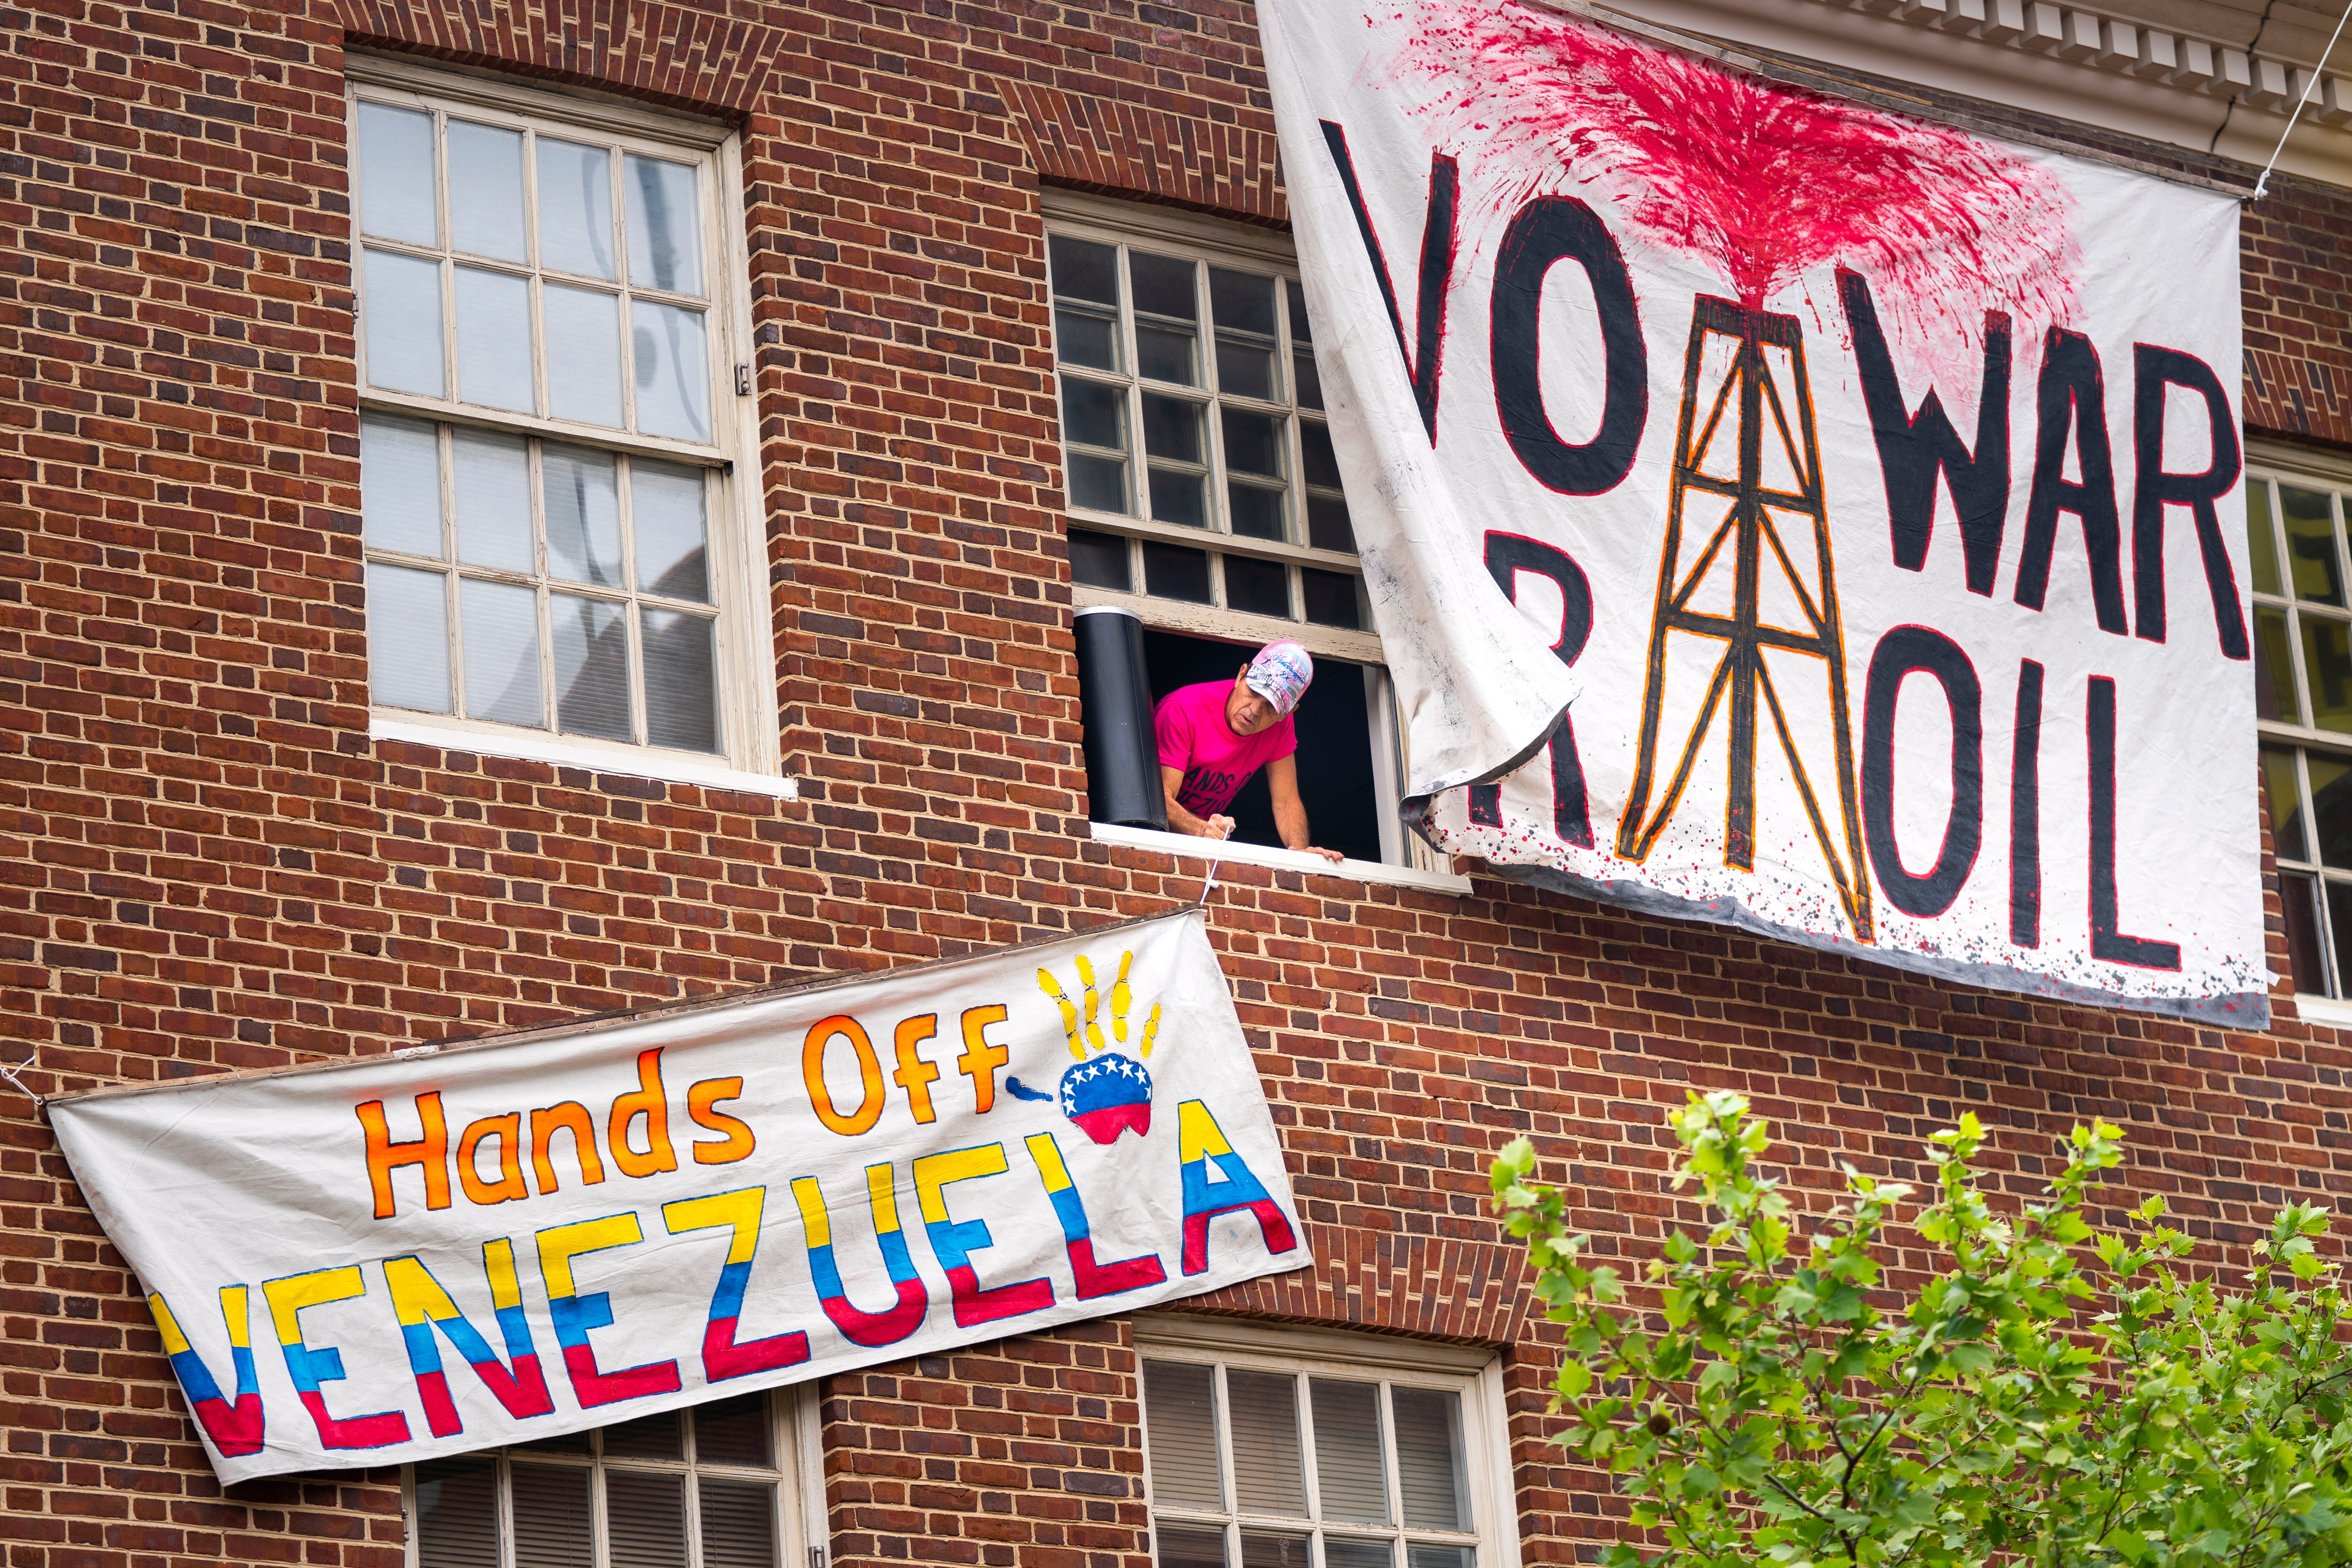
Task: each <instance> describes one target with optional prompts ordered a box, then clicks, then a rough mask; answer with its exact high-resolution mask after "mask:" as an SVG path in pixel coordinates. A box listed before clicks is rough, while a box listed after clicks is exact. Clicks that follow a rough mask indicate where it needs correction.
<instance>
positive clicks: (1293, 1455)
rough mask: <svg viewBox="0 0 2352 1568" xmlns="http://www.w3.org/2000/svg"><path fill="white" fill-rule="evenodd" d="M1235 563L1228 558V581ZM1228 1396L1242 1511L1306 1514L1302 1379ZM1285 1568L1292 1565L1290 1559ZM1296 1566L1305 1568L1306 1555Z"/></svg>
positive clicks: (1243, 1376)
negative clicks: (1300, 1406) (1301, 1439)
mask: <svg viewBox="0 0 2352 1568" xmlns="http://www.w3.org/2000/svg"><path fill="white" fill-rule="evenodd" d="M1250 564H1253V565H1255V564H1258V563H1255V562H1253V563H1250ZM1225 567H1226V571H1227V573H1228V574H1229V575H1228V576H1227V579H1226V581H1227V583H1228V584H1229V585H1230V584H1231V582H1232V578H1231V576H1230V573H1231V571H1232V569H1233V567H1234V560H1233V558H1232V557H1227V559H1226V561H1225ZM1275 570H1276V572H1277V573H1279V572H1280V571H1281V568H1280V567H1278V566H1277V567H1276V568H1275ZM1225 1394H1226V1396H1227V1398H1228V1399H1229V1400H1230V1402H1231V1408H1232V1410H1233V1427H1234V1491H1236V1492H1238V1493H1239V1494H1240V1496H1241V1511H1242V1512H1244V1513H1286V1514H1296V1515H1297V1516H1298V1517H1300V1518H1302V1519H1303V1518H1305V1517H1306V1515H1307V1489H1306V1488H1305V1487H1304V1486H1303V1485H1301V1483H1300V1480H1299V1469H1298V1380H1297V1378H1295V1377H1287V1376H1284V1375H1282V1374H1281V1373H1265V1372H1234V1371H1230V1370H1229V1371H1227V1372H1226V1373H1225ZM1285 1539H1287V1538H1285ZM1304 1544H1305V1542H1300V1545H1301V1546H1302V1547H1303V1546H1304ZM1285 1551H1287V1548H1285ZM1251 1561H1252V1559H1251V1556H1250V1544H1249V1538H1248V1537H1247V1536H1244V1537H1243V1538H1242V1562H1243V1563H1244V1564H1248V1563H1251ZM1284 1568H1294V1565H1293V1564H1291V1563H1288V1562H1287V1561H1286V1563H1285V1564H1284ZM1295 1568H1306V1559H1305V1557H1304V1556H1303V1555H1301V1556H1299V1557H1298V1558H1297V1563H1296V1564H1295Z"/></svg>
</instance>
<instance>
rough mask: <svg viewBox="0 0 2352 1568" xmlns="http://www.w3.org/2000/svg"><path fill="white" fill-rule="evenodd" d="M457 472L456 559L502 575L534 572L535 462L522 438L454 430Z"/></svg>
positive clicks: (451, 444) (451, 436)
mask: <svg viewBox="0 0 2352 1568" xmlns="http://www.w3.org/2000/svg"><path fill="white" fill-rule="evenodd" d="M449 449H450V456H451V458H452V459H453V461H454V462H455V464H456V466H457V472H456V474H455V476H454V478H455V479H456V483H455V484H454V485H453V486H452V487H451V488H452V489H454V490H455V491H456V492H457V559H458V560H460V561H463V562H465V563H467V564H468V565H472V566H495V567H497V568H498V569H499V570H500V571H502V572H530V571H533V570H535V569H536V568H535V564H534V563H533V561H532V558H531V548H530V451H529V448H528V446H527V444H526V443H525V442H524V440H523V438H522V437H520V436H501V435H499V434H497V433H496V432H494V431H489V430H466V429H457V430H452V431H451V432H450V433H449Z"/></svg>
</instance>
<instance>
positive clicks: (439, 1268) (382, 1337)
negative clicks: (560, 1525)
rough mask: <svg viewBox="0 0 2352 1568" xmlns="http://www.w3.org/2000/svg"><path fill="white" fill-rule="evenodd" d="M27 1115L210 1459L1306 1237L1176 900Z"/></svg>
mask: <svg viewBox="0 0 2352 1568" xmlns="http://www.w3.org/2000/svg"><path fill="white" fill-rule="evenodd" d="M50 1116H51V1120H52V1121H53V1123H54V1125H55V1126H56V1129H57V1132H58V1141H59V1142H60V1143H61V1144H62V1145H63V1147H64V1150H65V1152H66V1156H67V1158H68V1161H69V1162H70V1163H72V1166H73V1170H74V1175H75V1177H76V1179H77V1180H79V1183H80V1184H81V1186H82V1189H83V1192H84V1193H85V1194H86V1195H87V1196H88V1198H89V1204H90V1206H91V1208H92V1209H93V1210H94V1211H95V1212H96V1214H97V1215H98V1217H99V1219H100V1223H101V1224H103V1225H104V1226H105V1227H106V1233H107V1235H108V1236H109V1237H111V1238H112V1239H113V1241H114V1243H115V1245H116V1246H117V1247H120V1248H121V1250H122V1253H123V1256H124V1257H125V1258H128V1259H129V1261H130V1263H131V1268H133V1269H135V1270H136V1271H137V1273H138V1276H139V1279H140V1281H141V1284H142V1288H143V1289H145V1290H146V1291H147V1292H148V1300H149V1302H150V1304H151V1305H152V1307H153V1309H154V1313H155V1321H156V1325H157V1327H158V1328H159V1329H161V1331H162V1332H163V1345H164V1349H165V1351H166V1352H168V1353H169V1354H170V1356H171V1359H172V1366H173V1372H174V1373H177V1375H178V1377H179V1380H180V1385H181V1387H182V1389H183V1390H184V1391H185V1393H186V1394H187V1399H188V1404H189V1405H190V1407H191V1408H192V1409H193V1411H194V1414H195V1415H196V1419H197V1425H198V1426H199V1427H200V1428H201V1430H202V1432H203V1434H204V1438H205V1447H206V1448H207V1450H208V1451H209V1452H210V1453H211V1455H212V1459H213V1466H214V1468H215V1469H216V1470H217V1471H218V1472H219V1473H220V1476H221V1479H223V1480H224V1481H225V1482H232V1483H233V1482H236V1481H242V1480H249V1479H254V1478H256V1477H259V1476H268V1475H276V1474H279V1473H281V1472H284V1471H289V1470H310V1469H334V1468H349V1467H353V1466H361V1465H383V1464H399V1463H405V1462H407V1461H411V1460H415V1459H422V1458H429V1457H431V1456H434V1455H437V1454H450V1453H463V1452H468V1451H472V1450H475V1449H480V1448H487V1447H497V1446H499V1445H501V1444H509V1443H519V1442H528V1441H531V1440H534V1439H537V1438H541V1437H546V1436H552V1435H554V1434H557V1433H562V1432H571V1431H576V1430H579V1429H582V1428H584V1427H590V1426H604V1425H607V1424H609V1423H612V1422H615V1421H621V1420H625V1419H628V1418H631V1417H633V1416H637V1415H646V1414H648V1413H650V1412H654V1411H657V1410H665V1409H669V1408H671V1407H674V1406H677V1405H691V1404H694V1403H697V1402H698V1401H700V1400H703V1399H707V1398H710V1397H713V1396H714V1395H716V1394H723V1393H734V1392H738V1391H740V1390H746V1389H754V1388H762V1387H769V1386H773V1385H777V1384H791V1383H798V1382H801V1381H802V1380H803V1379H806V1378H812V1377H817V1376H822V1375H824V1373H832V1372H840V1371H845V1370H847V1369H849V1368H852V1367H856V1366H861V1365H866V1364H870V1363H878V1362H887V1361H898V1360H901V1359H904V1358H906V1357H908V1356H914V1355H919V1354H923V1353H927V1352H936V1351H938V1350H940V1349H943V1348H945V1347H948V1346H951V1345H958V1344H967V1343H972V1342H980V1341H986V1340H993V1339H998V1338H1002V1337H1003V1336H1004V1335H1007V1334H1017V1333H1024V1332H1029V1331H1034V1330H1038V1329H1044V1328H1048V1327H1051V1326H1053V1325H1055V1324H1057V1323H1066V1322H1071V1321H1077V1320H1080V1319H1085V1318H1090V1317H1097V1316H1101V1315H1103V1314H1105V1313H1109V1312H1125V1311H1132V1310H1136V1309H1138V1308H1140V1307H1145V1306H1149V1305H1150V1304H1152V1303H1154V1302H1158V1301H1164V1300H1170V1299H1171V1298H1175V1297H1181V1296H1190V1295H1194V1294H1197V1293H1199V1292H1202V1291H1206V1290H1213V1289H1218V1288H1220V1287H1222V1286H1225V1285H1230V1284H1234V1283H1236V1282H1238V1281H1240V1280H1244V1279H1254V1278H1256V1277H1257V1276H1260V1275H1265V1274H1274V1273H1281V1272H1285V1271H1286V1270H1289V1269H1293V1268H1302V1267H1304V1266H1305V1265H1306V1263H1307V1248H1306V1246H1305V1243H1304V1240H1303V1238H1302V1237H1301V1234H1300V1230H1299V1225H1298V1219H1297V1210H1296V1208H1295V1206H1294V1204H1293V1200H1292V1197H1291V1193H1290V1185H1289V1182H1288V1179H1287V1177H1286V1174H1285V1173H1284V1169H1283V1163H1282V1152H1281V1150H1280V1148H1279V1146H1278V1145H1277V1143H1276V1138H1275V1131H1274V1122H1273V1118H1272V1117H1271V1116H1270V1115H1269V1114H1268V1112H1267V1110H1266V1105H1265V1095H1264V1091H1263V1090H1262V1089H1261V1088H1260V1086H1259V1082H1258V1078H1257V1071H1256V1068H1255V1067H1254V1066H1253V1064H1252V1063H1251V1060H1250V1055H1249V1048H1248V1046H1247V1044H1246V1043H1245V1042H1244V1039H1243V1037H1242V1033H1241V1026H1240V1024H1239V1022H1238V1020H1237V1019H1236V1018H1235V1017H1234V1009H1233V1002H1232V999H1231V997H1230V995H1229V994H1228V993H1227V991H1226V989H1225V982H1224V977H1223V974H1222V973H1220V972H1219V970H1218V968H1217V963H1216V958H1215V955H1214V954H1213V952H1212V951H1211V950H1210V947H1209V942H1208V937H1207V933H1206V931H1205V927H1204V924H1203V921H1202V916H1201V915H1200V914H1198V913H1197V912H1193V913H1187V914H1183V915H1178V916H1173V917H1169V918H1163V919H1160V920H1154V921H1141V922H1137V923H1134V924H1130V925H1125V926H1118V927H1112V928H1109V929H1108V930H1105V931H1095V932H1091V933H1088V934H1087V935H1086V936H1082V937H1074V938H1070V939H1067V940H1064V941H1060V942H1050V943H1044V944H1038V945H1034V946H1030V947H1024V948H1015V949H1011V950H1007V951H1004V952H997V953H991V954H987V955H983V956H981V957H976V958H971V959H961V960H957V961H953V962H950V963H937V964H926V965H920V966H918V967H915V968H912V969H906V970H900V971H897V972H893V973H883V974H880V975H876V976H873V977H870V978H860V979H855V980H843V981H832V982H825V983H822V984H815V985H809V986H799V987H794V988H792V989H789V990H783V991H774V992H767V993H762V994H758V995H755V996H751V997H748V998H739V999H735V1000H730V1001H722V1002H715V1003H704V1004H696V1005H688V1006H681V1007H674V1008H667V1009H663V1010H660V1011H658V1012H656V1013H649V1014H638V1015H635V1016H630V1017H626V1018H619V1019H610V1020H604V1021H599V1022H594V1023H589V1024H582V1025H572V1026H560V1027H555V1028H550V1029H542V1030H535V1031H531V1032H530V1033H526V1034H521V1035H512V1036H506V1037H499V1038H497V1039H494V1040H489V1041H485V1042H482V1043H479V1044H475V1045H469V1046H462V1047H449V1048H446V1049H444V1050H441V1051H438V1052H435V1053H432V1054H419V1055H410V1056H404V1057H396V1058H372V1059H369V1060H366V1061H363V1062H358V1063H352V1064H349V1065H344V1064H337V1065H333V1066H330V1067H321V1068H299V1069H293V1070H289V1071H285V1072H278V1073H272V1074H266V1075H257V1076H253V1077H247V1078H241V1079H199V1080H195V1081H193V1082H187V1083H179V1084H171V1085H165V1086H160V1087H154V1088H140V1089H102V1090H99V1091H96V1092H93V1093H90V1094H87V1095H81V1096H78V1097H75V1098H73V1099H70V1100H58V1101H54V1102H52V1103H51V1106H50Z"/></svg>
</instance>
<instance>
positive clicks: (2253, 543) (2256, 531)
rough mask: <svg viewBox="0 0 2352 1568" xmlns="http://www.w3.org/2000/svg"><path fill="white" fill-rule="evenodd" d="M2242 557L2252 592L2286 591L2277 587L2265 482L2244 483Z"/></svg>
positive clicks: (2274, 544)
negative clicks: (2249, 567) (2246, 560)
mask: <svg viewBox="0 0 2352 1568" xmlns="http://www.w3.org/2000/svg"><path fill="white" fill-rule="evenodd" d="M2246 554H2247V555H2248V557H2249V558H2250V559H2251V560H2252V562H2253V567H2254V592H2255V593H2257V594H2284V592H2286V590H2285V589H2284V588H2282V587H2281V586H2280V585H2279V559H2278V541H2277V540H2276V539H2275V538H2273V536H2272V533H2271V486H2270V481H2269V480H2268V479H2248V480H2247V481H2246Z"/></svg>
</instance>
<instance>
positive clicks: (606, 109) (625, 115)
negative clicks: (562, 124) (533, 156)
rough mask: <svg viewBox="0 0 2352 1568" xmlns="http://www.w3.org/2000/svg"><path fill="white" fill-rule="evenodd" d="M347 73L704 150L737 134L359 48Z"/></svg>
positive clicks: (602, 96)
mask: <svg viewBox="0 0 2352 1568" xmlns="http://www.w3.org/2000/svg"><path fill="white" fill-rule="evenodd" d="M343 74H344V76H345V77H347V78H348V79H351V80H352V81H353V82H358V83H362V84H364V85H366V86H369V87H374V88H389V89H394V90H399V91H406V92H418V93H432V94H436V95H438V96H441V97H444V98H455V99H459V100H464V101H465V102H467V103H468V104H471V105H473V106H474V107H476V108H479V109H490V110H507V111H509V112H520V113H524V114H544V115H551V116H553V117H555V118H558V119H563V120H572V121H578V122H580V123H581V124H583V125H587V126H591V127H593V128H594V129H596V130H599V131H609V132H616V133H619V134H622V135H630V136H658V137H662V138H664V139H666V140H670V141H679V142H685V143H687V145H688V146H691V147H697V148H700V149H702V150H704V151H709V149H710V148H713V147H716V146H718V145H719V143H720V142H724V141H726V140H727V139H728V138H729V137H730V135H732V134H733V132H731V131H730V129H729V127H728V126H727V125H726V124H725V123H724V122H723V121H717V120H711V119H709V118H707V117H705V116H703V115H699V114H689V113H687V112H686V111H685V110H676V109H653V108H649V107H647V106H646V105H645V104H642V103H634V102H631V101H630V100H627V99H624V98H620V97H616V96H615V95H614V94H611V93H606V92H599V91H597V90H596V89H593V88H586V87H565V88H563V89H562V90H560V91H551V90H549V89H546V88H543V87H537V86H532V85H530V84H529V83H527V82H525V81H523V80H521V79H518V78H516V77H515V76H513V75H512V74H510V73H509V72H507V71H502V70H496V69H491V68H485V67H481V66H464V65H457V64H455V63H453V62H450V61H446V60H435V61H432V62H430V63H429V64H428V63H426V62H425V61H422V60H416V59H411V58H405V57H404V56H400V55H383V54H375V53H373V52H370V51H367V50H361V49H354V50H352V52H351V53H349V54H347V55H345V56H344V57H343Z"/></svg>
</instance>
